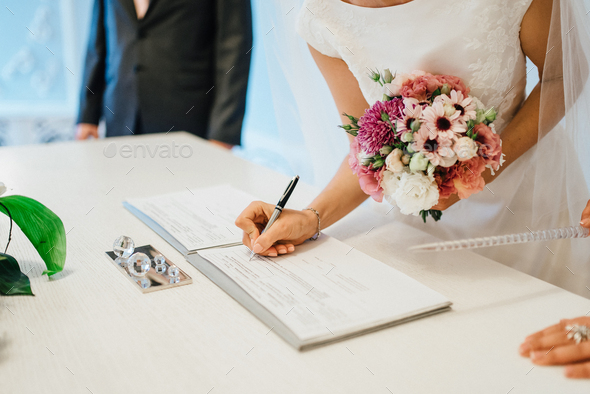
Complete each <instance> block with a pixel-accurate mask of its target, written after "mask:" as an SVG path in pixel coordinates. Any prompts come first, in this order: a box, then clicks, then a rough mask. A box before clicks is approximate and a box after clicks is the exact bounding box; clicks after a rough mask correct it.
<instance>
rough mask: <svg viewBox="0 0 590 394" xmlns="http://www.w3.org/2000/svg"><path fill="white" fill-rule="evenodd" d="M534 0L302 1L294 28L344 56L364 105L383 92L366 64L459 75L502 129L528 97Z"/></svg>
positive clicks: (318, 46)
mask: <svg viewBox="0 0 590 394" xmlns="http://www.w3.org/2000/svg"><path fill="white" fill-rule="evenodd" d="M531 2H532V0H444V1H442V0H413V1H411V2H409V3H405V4H401V5H396V6H391V7H386V8H365V7H359V6H355V5H351V4H348V3H344V2H342V1H341V0H305V1H304V4H303V7H302V8H301V10H300V14H299V19H298V22H297V30H298V32H299V34H300V35H301V36H302V37H303V38H304V39H305V40H306V41H307V42H308V43H309V44H310V45H311V46H312V47H314V48H315V49H317V50H318V51H319V52H321V53H323V54H325V55H327V56H330V57H336V58H340V59H342V60H344V61H345V62H346V63H347V64H348V66H349V68H350V70H351V71H352V73H353V74H354V76H355V77H356V78H357V80H358V81H359V86H360V88H361V91H362V93H363V95H364V97H365V99H366V100H367V101H368V102H369V104H372V103H374V102H375V101H377V100H380V99H381V97H382V91H381V88H380V86H379V85H378V84H376V83H374V82H373V81H372V80H370V79H369V78H368V77H367V73H368V71H369V69H375V68H377V69H379V70H383V69H384V68H389V69H390V70H391V71H392V72H396V71H397V72H411V71H413V70H416V69H419V70H424V71H427V72H430V73H433V74H450V75H455V76H458V77H460V78H462V79H463V81H464V82H465V83H466V84H467V85H468V86H469V87H470V88H471V94H472V95H474V96H476V97H478V98H479V99H480V100H482V102H483V103H484V104H485V105H486V106H488V107H489V106H493V107H494V108H496V110H497V111H498V119H497V120H496V128H497V130H498V131H501V130H502V129H503V128H504V126H505V125H506V123H507V122H508V121H510V120H511V119H512V117H513V116H514V114H515V113H516V111H517V110H518V109H519V108H520V106H521V104H522V102H523V100H524V98H525V86H526V60H525V56H524V54H523V52H522V49H521V46H520V38H519V33H520V25H521V22H522V18H523V16H524V14H525V12H526V11H527V9H528V7H529V5H530V3H531Z"/></svg>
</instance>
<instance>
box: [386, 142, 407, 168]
mask: <svg viewBox="0 0 590 394" xmlns="http://www.w3.org/2000/svg"><path fill="white" fill-rule="evenodd" d="M402 155H403V152H402V151H401V149H397V148H396V149H394V150H393V152H391V153H390V154H389V155H387V158H385V166H386V168H387V170H389V171H391V172H394V173H397V172H401V171H403V169H404V167H405V166H404V163H402V161H401V157H402Z"/></svg>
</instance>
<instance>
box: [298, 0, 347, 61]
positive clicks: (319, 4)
mask: <svg viewBox="0 0 590 394" xmlns="http://www.w3.org/2000/svg"><path fill="white" fill-rule="evenodd" d="M338 1H340V0H305V1H304V2H303V5H302V6H301V9H300V10H299V15H298V16H297V33H298V34H299V35H300V36H301V37H302V38H303V39H304V40H305V41H306V42H307V43H308V44H309V45H311V46H312V47H314V48H315V49H316V50H318V51H319V52H321V53H323V54H324V55H327V56H330V57H336V58H339V57H340V55H339V53H338V51H337V50H336V49H335V45H334V43H333V42H332V41H333V39H334V33H333V32H332V30H330V29H329V28H327V27H328V25H329V24H330V23H329V22H330V20H336V19H337V18H338V16H337V12H338V9H337V8H336V7H335V5H336V6H337V5H339V4H337V3H336V4H335V2H338ZM327 33H331V35H328V34H327Z"/></svg>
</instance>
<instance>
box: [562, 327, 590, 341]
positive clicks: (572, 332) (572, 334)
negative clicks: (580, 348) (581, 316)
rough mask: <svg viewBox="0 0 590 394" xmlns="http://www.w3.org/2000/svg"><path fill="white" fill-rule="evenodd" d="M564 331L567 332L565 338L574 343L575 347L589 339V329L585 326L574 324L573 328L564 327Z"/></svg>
mask: <svg viewBox="0 0 590 394" xmlns="http://www.w3.org/2000/svg"><path fill="white" fill-rule="evenodd" d="M565 329H566V330H567V338H568V339H573V340H574V341H576V345H577V344H579V343H580V342H584V341H587V340H588V339H590V328H588V327H587V326H579V325H577V324H574V325H573V326H566V327H565Z"/></svg>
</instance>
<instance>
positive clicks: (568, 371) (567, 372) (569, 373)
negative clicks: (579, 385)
mask: <svg viewBox="0 0 590 394" xmlns="http://www.w3.org/2000/svg"><path fill="white" fill-rule="evenodd" d="M574 371H575V369H574V367H573V366H572V365H568V366H566V367H565V370H564V371H563V374H564V375H565V376H566V377H567V378H571V377H573V376H574V375H575V374H574Z"/></svg>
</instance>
